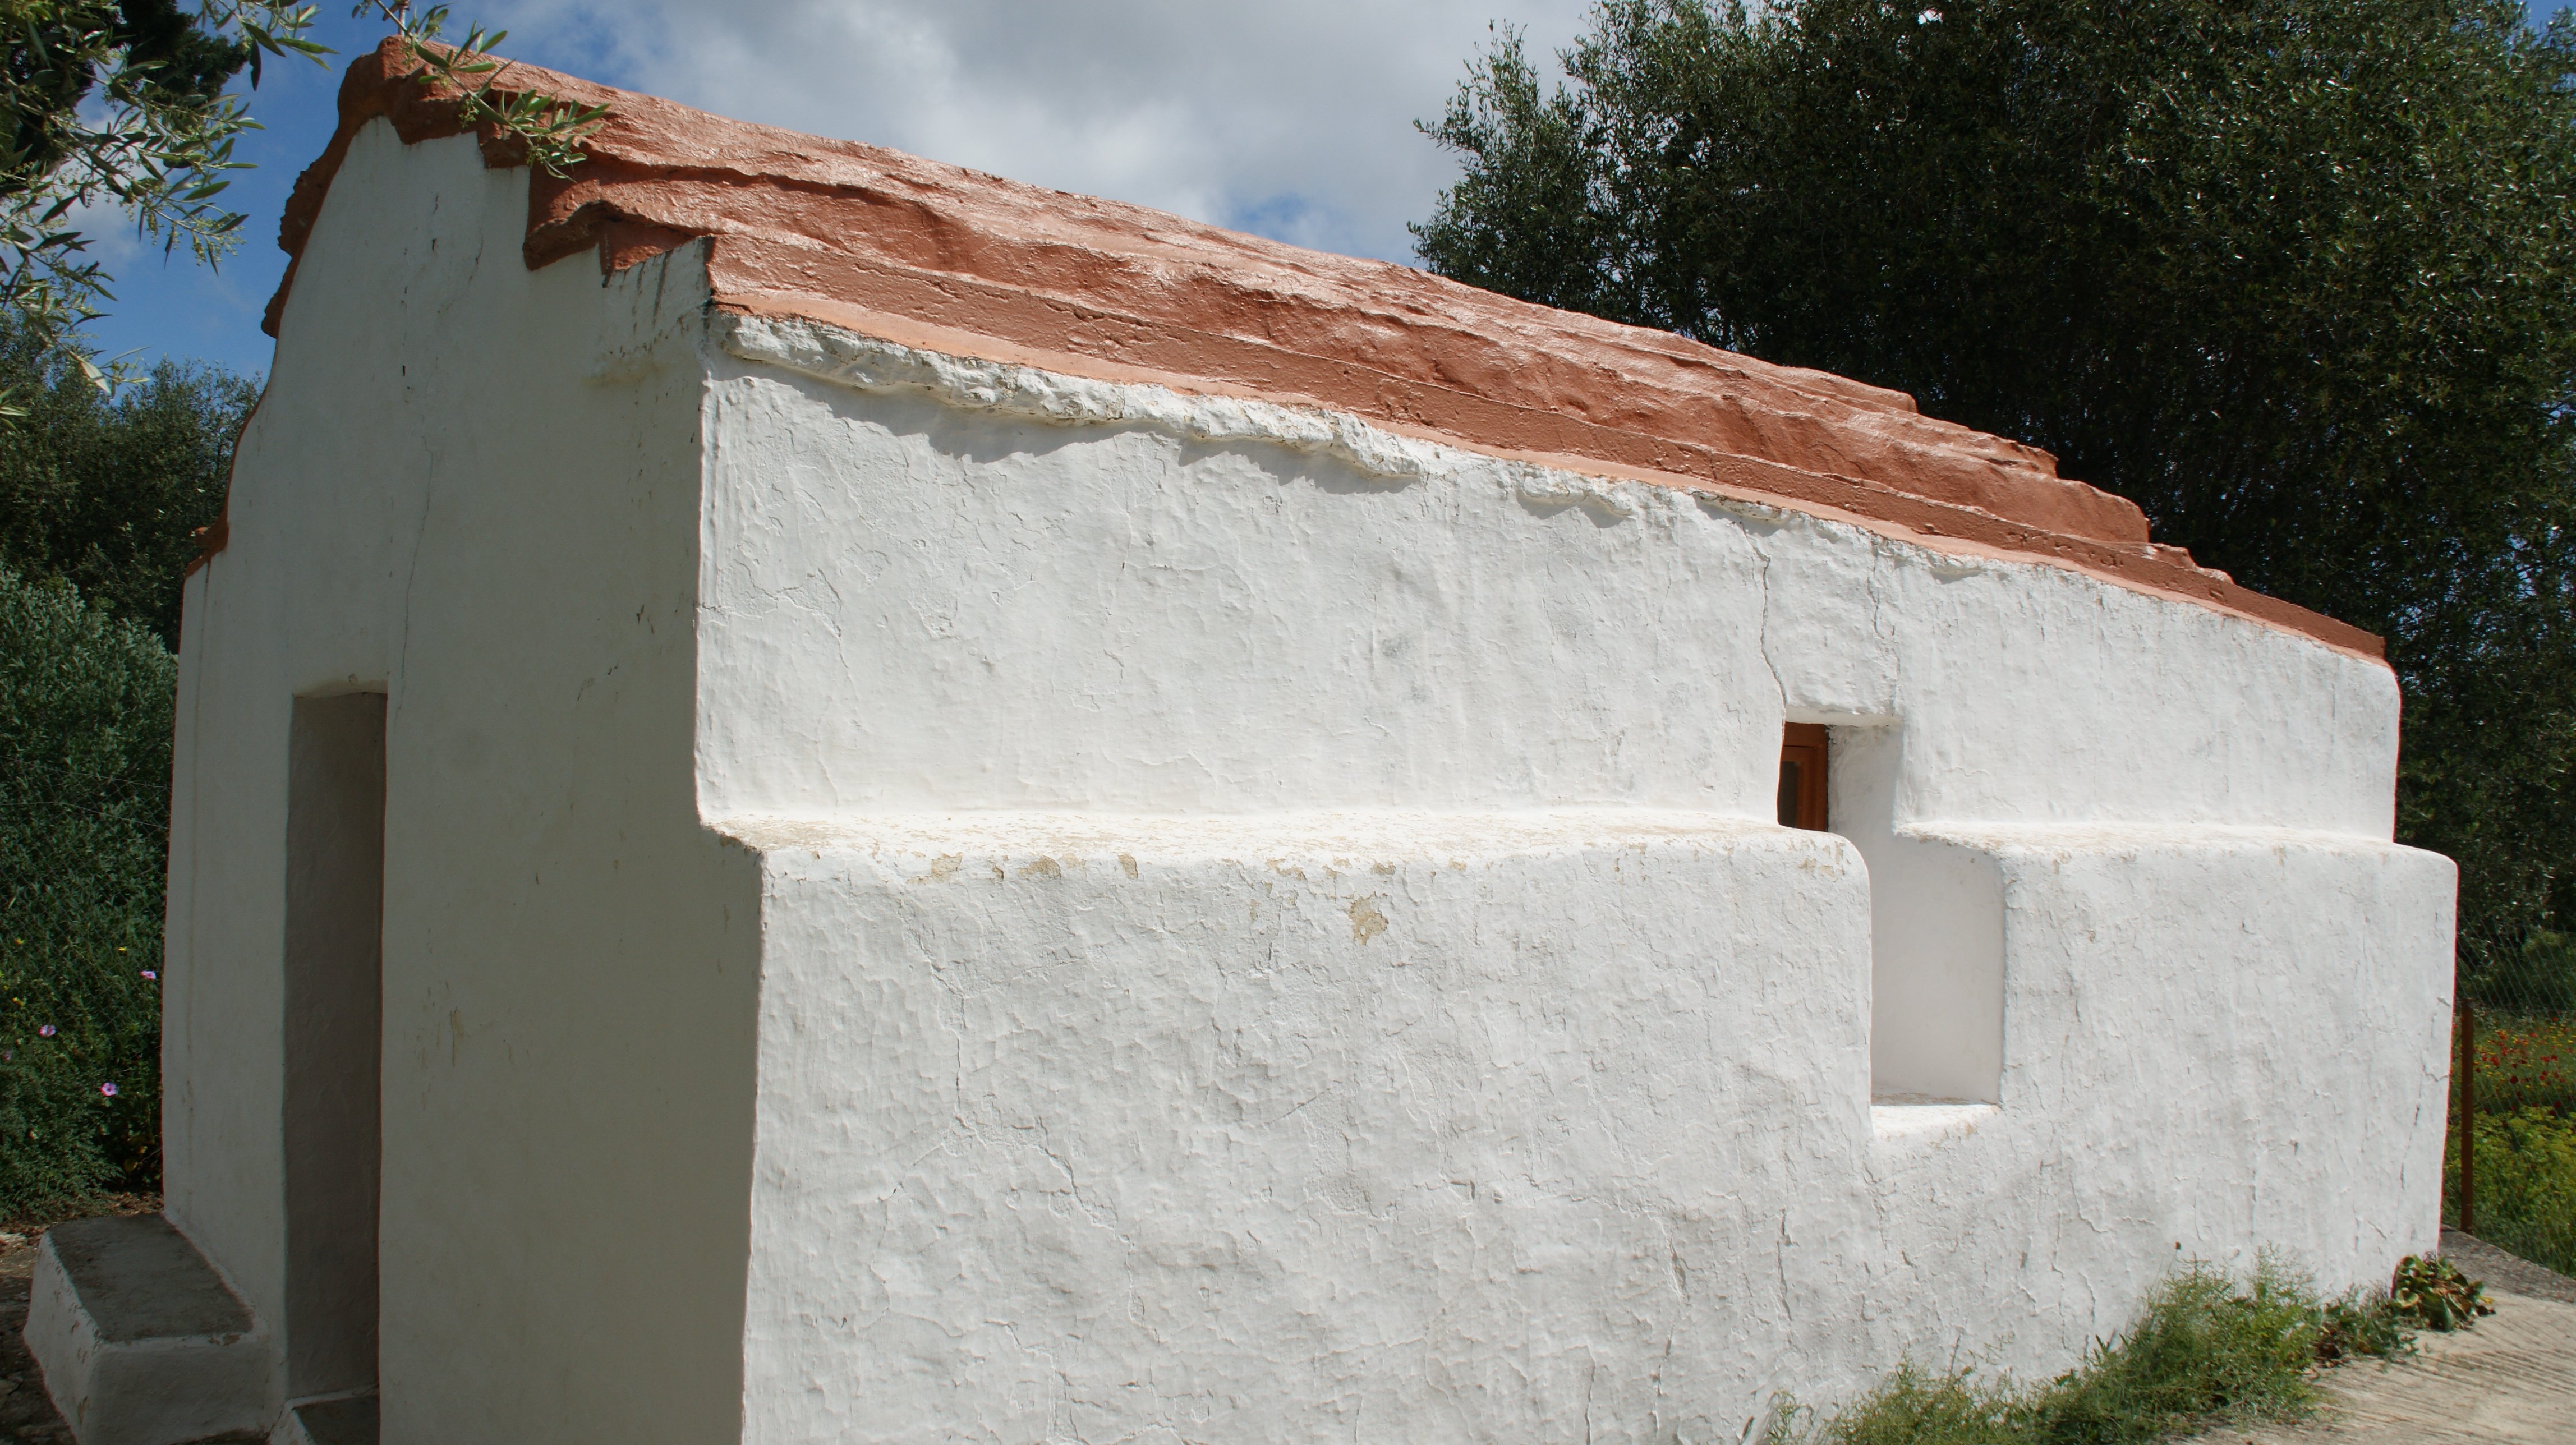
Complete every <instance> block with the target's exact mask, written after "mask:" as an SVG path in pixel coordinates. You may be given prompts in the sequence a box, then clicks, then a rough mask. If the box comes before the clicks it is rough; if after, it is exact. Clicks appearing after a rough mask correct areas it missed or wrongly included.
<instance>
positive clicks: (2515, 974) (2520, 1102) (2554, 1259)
mask: <svg viewBox="0 0 2576 1445" xmlns="http://www.w3.org/2000/svg"><path fill="white" fill-rule="evenodd" d="M2452 1047H2453V1050H2454V1058H2453V1061H2452V1070H2451V1072H2452V1086H2453V1089H2454V1096H2453V1099H2452V1110H2451V1125H2452V1128H2451V1137H2450V1140H2449V1147H2448V1149H2447V1155H2448V1163H2447V1169H2446V1180H2445V1183H2446V1185H2447V1190H2446V1196H2447V1197H2446V1200H2445V1203H2446V1206H2447V1207H2446V1209H2445V1211H2444V1213H2445V1217H2446V1220H2447V1222H2449V1223H2450V1224H2452V1225H2453V1226H2455V1227H2457V1228H2459V1229H2462V1230H2464V1231H2466V1232H2468V1233H2471V1234H2475V1235H2477V1236H2479V1237H2480V1238H2483V1239H2487V1240H2489V1241H2491V1242H2493V1243H2496V1244H2500V1245H2502V1246H2504V1247H2505V1248H2507V1249H2510V1250H2512V1251H2514V1252H2515V1253H2517V1254H2520V1255H2522V1256H2524V1257H2525V1258H2528V1259H2533V1260H2537V1261H2538V1262H2540V1263H2542V1264H2545V1265H2548V1266H2549V1267H2551V1268H2553V1269H2556V1270H2559V1271H2561V1272H2576V938H2570V937H2568V936H2566V935H2562V934H2558V933H2554V932H2550V931H2547V930H2537V929H2536V930H2533V932H2532V933H2531V934H2530V936H2528V937H2527V938H2525V939H2524V940H2523V942H2522V945H2521V947H2519V948H2518V949H2515V950H2512V951H2510V952H2490V953H2488V954H2487V955H2486V956H2484V957H2481V958H2478V959H2477V960H2475V961H2474V962H2470V963H2467V964H2465V966H2464V967H2463V968H2462V970H2461V975H2460V979H2459V992H2458V1007H2457V1010H2456V1012H2455V1015H2454V1034H2453V1039H2452Z"/></svg>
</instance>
